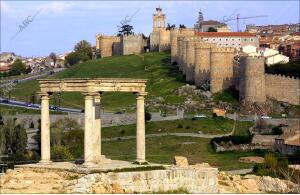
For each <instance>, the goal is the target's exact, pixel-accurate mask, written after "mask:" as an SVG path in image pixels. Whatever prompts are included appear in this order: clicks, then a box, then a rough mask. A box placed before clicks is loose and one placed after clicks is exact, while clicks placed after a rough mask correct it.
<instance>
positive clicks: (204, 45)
mask: <svg viewBox="0 0 300 195" xmlns="http://www.w3.org/2000/svg"><path fill="white" fill-rule="evenodd" d="M212 47H216V45H215V44H212V43H206V42H196V45H195V48H196V49H200V48H212Z"/></svg>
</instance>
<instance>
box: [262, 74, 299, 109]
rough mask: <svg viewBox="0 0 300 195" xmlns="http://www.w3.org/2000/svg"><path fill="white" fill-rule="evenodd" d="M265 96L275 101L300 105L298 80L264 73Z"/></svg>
mask: <svg viewBox="0 0 300 195" xmlns="http://www.w3.org/2000/svg"><path fill="white" fill-rule="evenodd" d="M265 83H266V84H265V85H266V96H268V97H270V98H272V99H275V100H277V101H283V102H288V103H290V104H294V105H300V80H299V79H296V78H293V77H288V76H283V75H271V74H265Z"/></svg>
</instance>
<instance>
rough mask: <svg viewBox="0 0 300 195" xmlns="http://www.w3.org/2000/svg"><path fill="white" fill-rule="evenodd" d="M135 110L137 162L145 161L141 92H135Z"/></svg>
mask: <svg viewBox="0 0 300 195" xmlns="http://www.w3.org/2000/svg"><path fill="white" fill-rule="evenodd" d="M136 100H137V102H136V105H137V111H136V115H137V117H136V119H137V121H136V155H137V162H139V163H143V162H146V158H145V152H146V148H145V107H144V101H145V98H144V95H142V94H141V93H139V94H137V98H136Z"/></svg>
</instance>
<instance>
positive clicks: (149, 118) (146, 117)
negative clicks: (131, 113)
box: [145, 112, 152, 122]
mask: <svg viewBox="0 0 300 195" xmlns="http://www.w3.org/2000/svg"><path fill="white" fill-rule="evenodd" d="M151 118H152V115H151V113H150V112H145V121H146V122H147V121H150V120H151Z"/></svg>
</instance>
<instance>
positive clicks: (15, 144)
mask: <svg viewBox="0 0 300 195" xmlns="http://www.w3.org/2000/svg"><path fill="white" fill-rule="evenodd" d="M3 133H4V135H5V143H6V149H10V150H11V151H12V153H14V154H15V153H24V152H25V150H26V146H27V133H26V130H25V128H24V127H23V126H22V125H20V124H16V120H13V119H8V120H7V122H6V124H5V125H4V126H3Z"/></svg>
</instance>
